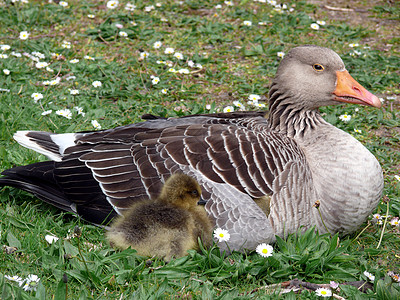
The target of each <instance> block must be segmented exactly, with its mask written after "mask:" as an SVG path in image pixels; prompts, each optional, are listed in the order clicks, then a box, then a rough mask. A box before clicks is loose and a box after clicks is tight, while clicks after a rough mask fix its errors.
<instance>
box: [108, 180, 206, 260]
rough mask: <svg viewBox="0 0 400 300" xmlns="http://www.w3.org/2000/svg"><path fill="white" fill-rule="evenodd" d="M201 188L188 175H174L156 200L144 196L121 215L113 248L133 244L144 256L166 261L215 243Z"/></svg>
mask: <svg viewBox="0 0 400 300" xmlns="http://www.w3.org/2000/svg"><path fill="white" fill-rule="evenodd" d="M200 195H201V189H200V186H199V184H198V182H197V181H196V180H195V179H194V178H192V177H190V176H188V175H186V174H174V175H172V176H171V177H170V178H168V180H167V181H166V182H165V184H164V186H163V188H162V189H161V192H160V195H159V197H158V198H156V199H154V200H149V199H143V200H141V201H139V202H137V203H135V204H133V205H132V206H131V207H130V208H129V209H128V210H127V212H126V213H125V214H124V215H123V216H120V217H118V218H117V219H116V220H115V221H114V222H113V223H112V224H111V228H110V230H109V231H108V232H107V233H106V236H107V238H108V240H109V242H110V244H111V245H112V246H113V247H117V248H120V249H126V248H129V247H132V248H134V249H136V251H137V253H138V254H139V255H142V256H157V257H160V258H163V259H164V260H165V261H170V260H171V259H172V258H173V257H175V258H177V257H181V256H185V255H187V250H189V249H194V250H199V243H198V241H199V238H200V239H201V240H202V243H203V245H204V246H206V247H208V246H210V245H211V244H212V229H213V225H212V222H211V220H210V219H209V217H208V216H207V213H206V211H205V209H204V207H203V206H201V205H198V204H197V203H198V201H199V200H200Z"/></svg>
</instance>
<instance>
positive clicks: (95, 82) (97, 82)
mask: <svg viewBox="0 0 400 300" xmlns="http://www.w3.org/2000/svg"><path fill="white" fill-rule="evenodd" d="M92 85H93V86H94V87H101V86H102V83H101V81H98V80H96V81H93V82H92Z"/></svg>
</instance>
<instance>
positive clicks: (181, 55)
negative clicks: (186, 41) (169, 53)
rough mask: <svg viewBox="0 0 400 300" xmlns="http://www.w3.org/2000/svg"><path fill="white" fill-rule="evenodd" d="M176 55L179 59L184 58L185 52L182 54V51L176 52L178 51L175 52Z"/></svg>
mask: <svg viewBox="0 0 400 300" xmlns="http://www.w3.org/2000/svg"><path fill="white" fill-rule="evenodd" d="M174 57H176V58H177V59H183V54H182V53H179V52H176V53H175V54H174Z"/></svg>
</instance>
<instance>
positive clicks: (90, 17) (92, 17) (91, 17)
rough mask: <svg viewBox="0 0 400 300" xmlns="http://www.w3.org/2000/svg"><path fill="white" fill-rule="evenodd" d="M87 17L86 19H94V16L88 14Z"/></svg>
mask: <svg viewBox="0 0 400 300" xmlns="http://www.w3.org/2000/svg"><path fill="white" fill-rule="evenodd" d="M87 17H88V18H89V19H94V17H95V15H93V14H89V15H87Z"/></svg>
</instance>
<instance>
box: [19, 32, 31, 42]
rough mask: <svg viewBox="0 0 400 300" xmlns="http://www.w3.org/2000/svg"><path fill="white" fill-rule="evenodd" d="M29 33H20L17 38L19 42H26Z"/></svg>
mask: <svg viewBox="0 0 400 300" xmlns="http://www.w3.org/2000/svg"><path fill="white" fill-rule="evenodd" d="M29 35H30V33H29V32H28V31H21V32H20V33H19V38H20V39H21V40H26V39H27V38H28V37H29Z"/></svg>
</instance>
